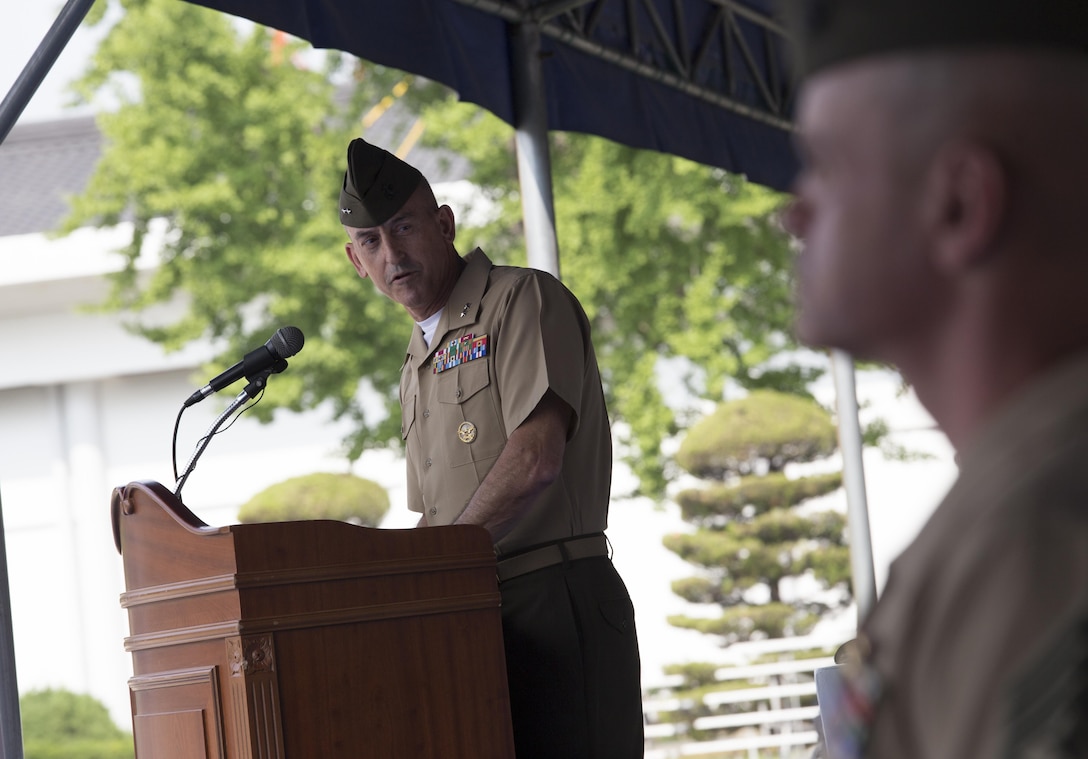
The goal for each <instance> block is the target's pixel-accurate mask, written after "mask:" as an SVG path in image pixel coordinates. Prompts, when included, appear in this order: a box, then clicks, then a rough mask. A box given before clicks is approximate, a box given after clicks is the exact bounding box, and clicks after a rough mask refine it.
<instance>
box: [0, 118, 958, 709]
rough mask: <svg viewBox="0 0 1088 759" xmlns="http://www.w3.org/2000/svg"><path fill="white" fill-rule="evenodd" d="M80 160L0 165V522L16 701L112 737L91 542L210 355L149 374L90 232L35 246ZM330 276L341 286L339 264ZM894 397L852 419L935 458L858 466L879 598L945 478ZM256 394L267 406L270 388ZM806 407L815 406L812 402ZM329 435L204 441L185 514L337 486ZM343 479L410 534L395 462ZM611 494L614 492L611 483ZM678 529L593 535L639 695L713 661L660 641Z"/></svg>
mask: <svg viewBox="0 0 1088 759" xmlns="http://www.w3.org/2000/svg"><path fill="white" fill-rule="evenodd" d="M99 148H100V142H99V138H98V135H97V132H96V130H95V128H94V124H93V121H92V120H91V119H89V118H75V119H67V120H64V121H59V122H38V123H29V124H25V125H19V126H17V127H16V128H15V129H14V130H13V131H12V133H11V135H10V136H9V137H8V139H7V140H6V141H5V142H4V143H3V144H2V145H0V176H3V177H4V180H5V181H4V182H2V183H0V505H2V509H3V527H4V529H5V536H6V543H7V554H8V556H7V562H8V575H9V582H10V589H11V607H12V608H11V612H12V618H13V623H14V639H15V649H16V660H17V670H18V679H19V687H20V692H26V691H27V690H31V689H38V688H43V687H64V688H68V689H70V690H74V691H77V692H87V693H90V694H92V695H94V696H95V697H97V698H99V699H100V700H102V701H103V702H104V703H105V704H106V705H107V706H108V707H109V709H110V711H111V713H112V714H113V716H114V719H115V720H116V721H117V722H118V724H120V725H122V726H125V727H126V728H127V727H128V726H129V701H128V688H127V679H128V677H129V676H130V674H131V662H130V658H129V655H128V654H127V653H126V652H125V651H124V649H123V640H124V637H125V636H126V635H127V634H128V622H127V618H126V616H125V614H124V613H123V612H122V610H121V608H120V606H119V603H118V598H119V595H120V594H121V592H122V591H123V590H124V581H123V576H122V563H121V557H120V556H119V555H118V554H117V552H116V549H115V548H114V543H113V537H112V533H111V529H110V518H109V501H110V493H111V490H112V488H114V487H115V486H119V485H123V484H126V483H128V482H130V481H132V480H146V479H150V480H157V481H160V482H162V483H164V484H166V485H167V486H168V487H172V486H173V483H174V479H173V471H172V466H171V435H172V431H173V426H174V421H175V417H176V415H177V413H178V411H179V409H180V407H181V404H182V402H183V401H184V400H185V399H186V398H187V397H189V395H190V394H191V393H192V392H193V390H194V389H196V387H199V386H200V385H202V384H203V382H204V381H206V379H207V378H206V377H202V376H201V375H200V373H199V367H200V363H201V361H202V360H204V359H206V358H208V357H209V355H210V348H209V347H208V346H197V347H194V348H191V349H188V350H185V351H182V352H179V353H175V354H169V355H167V354H164V353H163V352H162V351H161V350H160V349H159V348H158V346H156V345H153V344H151V343H148V342H146V341H145V340H143V339H141V338H139V337H136V336H133V335H132V334H130V333H129V332H127V331H126V330H125V329H124V326H123V322H124V315H123V314H115V313H95V312H89V311H87V310H85V309H84V307H85V306H87V305H89V304H94V303H96V302H97V301H98V300H100V299H101V297H102V296H103V294H104V293H105V291H106V287H107V284H106V282H105V279H104V276H103V275H104V274H105V273H106V272H108V271H110V270H112V269H114V268H116V267H117V266H118V265H119V262H120V259H119V257H116V256H113V255H111V254H110V251H111V250H112V249H114V248H115V247H118V246H119V245H120V244H121V242H122V241H123V238H122V237H119V233H118V232H108V231H99V230H89V229H88V230H80V231H78V232H76V233H74V234H72V235H70V236H68V237H64V238H59V239H51V238H50V237H48V236H46V233H47V232H48V231H50V230H52V229H54V228H55V227H56V226H57V224H58V222H59V221H60V219H61V218H62V216H63V214H64V213H65V204H64V200H63V198H64V196H65V195H67V194H71V193H75V192H77V191H79V190H80V188H81V187H82V186H83V183H84V182H85V181H86V179H87V178H88V177H89V175H90V172H91V170H92V167H93V163H94V160H95V158H96V156H97V154H98V150H99ZM439 189H440V188H439ZM120 234H121V235H123V230H122V231H121V232H120ZM345 276H351V273H350V272H349V271H347V268H346V264H345ZM360 286H366V285H365V284H364V283H360ZM239 358H240V357H239ZM238 390H240V387H239V388H237V389H234V392H238ZM896 390H897V387H896V381H895V379H894V378H892V377H890V376H889V375H886V374H879V373H877V374H874V375H871V376H868V375H866V376H865V377H863V378H862V382H861V384H860V393H861V394H862V396H863V400H865V399H866V398H871V399H873V402H874V404H875V405H874V407H873V411H875V412H878V413H880V414H881V415H883V416H885V417H886V418H888V419H889V420H890V421H891V423H892V426H893V429H896V430H900V431H901V433H900V434H899V435H898V436H897V439H898V440H899V441H900V442H902V443H903V444H905V445H907V446H908V447H912V448H914V449H920V450H929V451H933V452H935V453H936V454H937V458H935V459H933V460H930V461H925V462H920V463H914V464H901V463H893V462H887V461H885V460H883V459H882V458H881V457H880V455H879V453H876V452H871V453H867V454H866V456H867V458H866V466H867V480H868V488H869V497H870V504H871V508H872V517H871V520H872V530H873V544H874V550H875V554H876V559H877V579H878V587H879V586H880V585H882V583H883V578H884V575H885V573H886V567H887V563H888V561H890V559H891V557H892V556H893V555H894V554H895V553H897V552H898V551H899V550H900V549H901V548H902V547H903V545H904V544H905V543H906V541H907V540H909V538H910V537H911V536H912V535H913V534H914V531H915V530H916V529H917V527H918V526H919V525H920V523H921V521H922V520H923V519H924V518H925V516H926V515H927V514H928V513H929V510H930V509H931V508H932V506H933V505H935V503H936V502H937V500H939V498H940V496H941V494H942V493H943V491H944V490H945V489H946V488H947V486H948V485H949V483H950V481H951V478H952V476H953V467H952V465H951V455H950V452H949V450H948V446H947V443H946V442H945V441H944V438H943V436H941V435H940V434H939V433H936V432H934V431H932V430H931V429H929V427H930V425H931V423H930V421H929V419H928V417H927V416H926V415H925V414H924V412H922V411H921V410H920V409H919V407H918V406H917V403H916V402H915V401H913V399H912V398H911V397H910V396H909V395H908V396H907V397H905V398H902V397H899V396H898V395H897V392H896ZM268 392H269V393H275V377H273V378H272V379H271V381H270V384H269V389H268ZM819 392H820V393H821V394H822V398H821V399H822V400H824V401H825V402H827V403H828V404H830V403H831V401H832V397H831V393H832V391H831V389H830V384H828V385H827V386H821V389H820V391H819ZM232 397H233V393H232V392H230V391H224V392H223V393H221V394H220V396H218V397H213V398H210V399H208V400H206V401H205V402H204V403H201V404H198V405H196V406H194V407H192V408H190V409H188V410H187V411H186V412H185V414H184V416H183V418H182V425H181V430H180V432H179V439H178V452H177V455H178V460H179V466H184V464H185V463H186V462H187V461H188V459H189V456H190V454H191V452H192V451H193V449H194V446H195V444H196V442H197V440H198V439H199V438H200V436H201V435H202V434H203V433H204V432H205V430H206V429H207V428H208V427H209V425H210V424H211V423H212V421H213V420H214V418H215V416H216V414H217V413H218V411H219V410H221V409H222V407H223V405H224V403H225V401H226V400H229V399H230V398H232ZM344 432H345V430H344V429H343V428H342V427H340V426H338V425H336V424H333V423H331V422H330V421H329V419H328V416H327V415H326V414H323V413H321V412H311V413H308V414H304V415H294V414H289V413H281V414H280V415H278V416H277V418H276V420H275V421H274V423H273V424H271V425H269V426H265V425H260V424H258V423H256V422H254V421H252V420H249V419H247V418H245V416H244V415H243V417H242V418H241V419H240V420H239V421H238V422H237V423H236V424H235V425H234V426H233V427H232V428H231V429H230V430H228V431H226V432H225V433H223V434H222V435H220V436H218V437H217V438H216V439H215V440H213V442H212V443H211V445H210V447H209V448H208V450H207V452H206V453H205V454H204V456H203V458H202V459H201V461H200V465H199V466H198V467H197V469H196V471H195V472H194V474H193V475H192V477H191V478H190V480H189V481H188V483H187V484H186V485H185V491H184V495H185V501H186V503H187V505H188V506H189V507H190V508H191V509H192V510H193V511H194V512H195V513H196V514H197V515H198V516H199V517H200V518H201V519H203V520H204V521H205V522H207V523H209V524H215V525H221V524H228V523H231V522H233V521H235V515H236V509H237V507H238V506H239V505H241V504H242V503H244V502H245V501H246V500H247V499H248V498H249V497H250V496H252V495H253V494H255V493H256V492H258V491H260V490H262V489H263V488H265V487H267V486H268V485H270V484H272V483H275V482H278V481H281V480H283V479H285V478H287V477H290V476H294V475H298V474H306V473H309V472H313V471H345V470H346V469H347V468H348V467H349V464H348V462H347V461H346V460H345V459H344V458H343V457H342V456H341V455H340V453H339V442H340V440H341V439H342V437H343V434H344ZM351 469H352V471H354V472H355V473H357V474H359V475H361V476H364V477H368V478H370V479H373V480H376V481H378V482H380V483H381V484H382V485H384V486H385V487H386V488H388V490H389V491H390V496H391V499H392V502H393V506H392V509H391V512H390V515H389V517H388V519H387V521H386V523H385V524H383V527H389V528H397V527H409V526H411V525H412V524H414V522H415V518H414V517H413V516H411V515H410V514H409V513H408V512H407V510H406V508H405V506H404V492H403V491H404V487H403V480H404V467H403V461H401V460H400V459H399V457H398V456H397V455H395V454H393V453H371V454H367V455H366V456H365V457H364V458H363V459H362V460H361V461H359V462H357V463H356V464H355V465H354V466H352V467H351ZM615 479H616V481H617V487H618V488H620V489H623V488H624V487H625V483H624V482H623V475H622V471H618V472H617V477H616V478H615ZM842 500H843V497H842V495H841V494H839V495H836V496H833V497H832V498H831V499H830V502H831V503H832V505H835V506H837V507H840V508H841V507H842ZM685 529H687V528H686V526H685V525H684V524H683V523H682V522H681V521H680V520H679V518H678V516H677V515H676V513H675V511H670V510H669V509H668V508H666V509H657V508H655V507H654V506H653V505H652V504H649V503H647V502H643V501H624V502H619V503H616V504H614V505H613V508H612V518H611V527H610V530H609V534H610V537H611V540H612V543H613V545H614V547H615V557H614V558H615V561H616V564H617V566H618V568H619V570H620V572H621V574H622V575H623V577H624V578H625V580H626V582H627V584H628V586H629V587H630V589H631V593H632V596H633V598H634V601H635V607H636V611H637V615H638V617H637V626H638V629H639V637H640V645H641V648H642V657H643V665H644V679H645V680H646V681H648V682H653V681H656V680H657V679H658V678H659V676H660V668H661V666H662V665H664V664H667V663H672V662H680V661H698V660H701V659H705V658H706V657H708V656H713V655H714V647H713V644H712V643H711V641H710V640H708V639H707V638H706V637H705V636H701V635H699V634H698V633H694V632H691V631H686V630H678V629H676V628H672V627H670V626H669V625H668V624H667V623H666V622H665V617H666V616H667V615H668V614H676V613H684V612H690V611H691V610H690V609H688V608H687V605H686V604H685V603H684V602H683V601H681V600H680V599H679V598H677V597H676V596H674V595H673V594H672V592H671V590H670V588H669V584H670V582H671V581H672V580H673V579H676V578H679V577H683V576H685V575H687V574H689V573H690V567H689V566H688V565H687V564H685V563H684V562H683V561H682V560H680V559H679V558H678V557H676V556H675V555H673V554H671V553H670V552H669V551H667V550H666V549H665V548H663V547H662V545H661V537H662V535H664V534H665V533H668V532H673V531H682V530H685ZM849 623H850V620H849V619H848V620H846V622H845V624H846V628H844V629H845V630H846V631H847V632H848V628H849ZM844 637H848V636H847V635H846V633H845V632H844Z"/></svg>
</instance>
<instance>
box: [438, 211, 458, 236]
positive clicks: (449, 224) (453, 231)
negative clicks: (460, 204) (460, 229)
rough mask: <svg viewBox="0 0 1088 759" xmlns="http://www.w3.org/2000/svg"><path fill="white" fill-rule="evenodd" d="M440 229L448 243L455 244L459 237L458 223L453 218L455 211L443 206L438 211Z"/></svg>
mask: <svg viewBox="0 0 1088 759" xmlns="http://www.w3.org/2000/svg"><path fill="white" fill-rule="evenodd" d="M438 228H439V229H440V230H442V237H443V238H445V240H446V242H453V241H454V239H455V238H456V237H457V222H456V221H455V220H454V218H453V209H452V208H450V207H449V206H447V205H443V206H441V207H439V209H438Z"/></svg>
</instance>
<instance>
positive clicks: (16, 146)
mask: <svg viewBox="0 0 1088 759" xmlns="http://www.w3.org/2000/svg"><path fill="white" fill-rule="evenodd" d="M411 118H412V117H411V116H409V115H407V114H406V113H404V111H403V110H402V109H399V108H397V107H393V108H391V109H389V111H387V112H386V113H385V114H384V115H383V116H382V117H381V118H380V119H378V120H377V121H376V122H375V123H374V124H372V125H371V126H370V127H369V128H368V129H367V130H366V134H365V135H364V136H365V137H366V139H367V141H369V142H373V143H374V144H377V145H381V146H382V147H384V148H386V149H387V150H390V151H394V152H396V150H397V147H398V144H399V143H400V141H401V140H402V139H403V138H404V135H405V133H406V132H407V131H408V128H409V127H410V126H411V123H410V119H411ZM102 144H103V137H102V134H101V132H99V130H98V126H97V125H96V124H95V120H94V117H93V116H79V117H71V118H65V119H59V120H56V121H39V122H30V123H27V124H16V125H15V126H14V127H13V128H12V130H11V132H10V133H9V134H8V137H7V139H5V140H4V141H3V143H0V177H3V179H4V181H3V182H0V237H6V236H9V235H23V234H32V233H46V232H51V231H53V230H56V229H57V228H58V227H59V226H60V224H61V222H62V221H63V220H64V217H65V216H66V215H67V214H68V212H69V209H70V201H69V199H70V198H71V197H73V196H75V195H78V194H79V193H80V192H82V191H83V189H84V188H85V187H86V185H87V182H88V181H89V180H90V178H91V175H92V174H93V173H94V168H95V164H96V163H97V162H98V157H99V155H101V153H102ZM346 148H347V146H346V145H345V150H346ZM402 157H404V156H402ZM407 160H408V161H410V162H411V163H413V164H414V165H415V166H416V167H417V168H418V169H419V170H420V171H421V172H423V175H424V176H426V177H427V178H428V179H429V180H430V181H431V183H432V184H437V183H441V182H447V181H451V180H456V179H463V178H465V177H466V176H467V175H468V172H469V165H468V162H467V161H466V160H465V159H464V158H463V157H461V156H458V155H453V154H450V153H446V152H442V151H436V150H433V149H430V148H425V147H419V146H415V147H412V148H411V150H410V152H409V153H408V156H407ZM339 190H340V188H339V187H336V188H333V190H332V191H331V193H332V195H333V197H335V196H336V194H337V193H338V192H339Z"/></svg>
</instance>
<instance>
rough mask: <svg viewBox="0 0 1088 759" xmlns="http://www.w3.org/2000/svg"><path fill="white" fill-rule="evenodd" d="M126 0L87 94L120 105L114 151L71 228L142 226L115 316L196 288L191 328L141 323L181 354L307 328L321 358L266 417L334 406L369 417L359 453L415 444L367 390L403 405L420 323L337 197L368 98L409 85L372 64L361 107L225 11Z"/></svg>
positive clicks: (311, 358) (107, 131) (108, 133)
mask: <svg viewBox="0 0 1088 759" xmlns="http://www.w3.org/2000/svg"><path fill="white" fill-rule="evenodd" d="M100 5H101V4H100ZM122 5H123V6H124V14H123V15H122V16H121V17H120V20H119V21H117V23H116V24H114V25H113V26H112V27H111V28H110V30H109V32H108V34H107V35H106V37H105V39H104V40H103V42H102V44H101V46H100V47H99V49H98V50H97V52H96V54H95V56H94V59H93V62H92V65H91V67H90V69H89V70H88V72H87V73H86V75H85V76H84V77H83V78H82V79H81V80H80V81H79V82H77V85H76V86H77V89H78V91H79V92H81V93H83V95H84V96H86V97H90V96H92V95H93V94H95V93H98V92H101V91H103V90H105V91H110V92H112V93H113V94H114V96H115V98H116V99H117V100H118V101H119V102H120V105H119V107H118V108H116V109H115V110H113V111H111V112H109V113H104V114H102V115H100V116H99V125H100V127H101V129H102V132H103V134H104V137H105V150H104V153H103V155H102V158H101V160H100V162H99V164H98V166H97V168H96V171H95V173H94V175H93V177H92V178H91V181H90V183H89V184H88V186H87V188H86V190H85V191H84V192H83V193H82V194H81V195H80V196H79V197H77V198H76V199H75V201H74V206H73V212H72V214H71V215H70V217H69V218H68V219H67V220H66V222H65V227H64V229H65V230H66V231H70V230H72V229H74V228H76V227H80V226H86V225H99V226H110V225H115V224H118V223H121V222H124V221H130V222H131V223H132V225H133V234H132V238H131V243H130V244H129V245H128V246H127V247H126V248H125V249H124V250H122V251H121V253H122V254H123V255H124V258H125V262H126V267H125V269H124V271H123V272H122V273H121V274H120V275H119V276H118V277H117V278H116V279H115V288H114V292H113V297H112V299H111V300H110V301H109V303H108V304H106V305H107V307H109V308H113V309H125V310H134V311H139V310H142V309H146V308H148V307H150V306H153V305H156V304H159V303H163V302H169V301H171V300H173V299H174V298H176V297H178V296H179V295H183V296H184V298H185V299H187V301H188V310H187V312H186V314H185V315H184V317H183V318H181V319H180V320H178V321H176V322H173V323H165V324H164V323H161V321H160V322H156V321H155V320H154V319H153V318H151V317H150V316H145V317H144V318H141V319H139V320H135V319H134V320H133V322H134V328H135V329H137V331H139V332H140V333H142V334H144V335H145V336H147V337H149V338H151V339H152V340H155V341H157V342H159V343H161V344H162V345H164V346H165V347H167V348H168V349H174V348H179V347H181V346H183V345H184V344H186V343H187V342H189V341H192V340H209V339H213V338H219V339H221V343H220V344H221V345H222V347H223V353H222V354H221V355H223V356H224V357H228V356H237V355H238V354H239V351H242V352H244V351H245V350H248V349H249V348H251V347H252V345H254V344H255V343H260V342H264V340H266V339H267V338H268V335H269V334H271V333H272V332H274V331H275V330H276V329H277V328H279V327H281V326H283V325H285V324H292V325H295V326H298V327H299V328H300V329H302V331H303V332H304V333H305V335H306V349H305V353H303V354H300V355H299V356H298V357H296V358H295V359H293V360H292V362H291V363H292V371H290V372H286V373H284V374H282V375H278V376H277V377H276V378H275V379H274V383H275V392H274V393H270V394H269V398H267V399H266V403H264V404H262V405H261V406H258V407H256V408H255V410H254V412H255V413H257V414H258V416H263V418H268V417H269V414H270V412H271V410H272V408H274V407H275V406H276V405H282V406H287V407H289V408H292V409H295V410H299V409H303V408H310V407H313V406H316V405H317V404H318V403H320V402H322V401H324V400H330V401H331V402H332V404H333V407H334V412H335V413H336V415H337V416H344V415H347V416H348V417H350V418H352V419H354V420H355V421H356V423H357V424H356V428H357V430H358V434H357V435H356V436H355V437H354V438H353V439H352V441H351V449H352V451H351V452H352V454H353V455H358V454H359V453H361V451H362V450H363V449H364V448H366V447H368V446H380V445H385V444H387V443H388V442H389V441H390V440H398V439H399V413H391V414H388V415H386V416H383V417H382V418H380V419H368V418H367V417H366V414H365V413H364V411H363V406H362V404H361V402H360V397H359V389H360V383H361V382H363V381H364V380H365V382H366V384H367V385H368V386H369V387H371V388H373V389H374V390H376V391H377V392H378V393H379V394H380V395H381V397H383V398H384V400H385V402H386V404H387V406H388V407H389V408H390V409H394V408H395V407H396V404H397V398H396V392H395V389H396V380H397V377H398V374H399V368H400V363H401V359H402V358H403V356H404V345H405V334H406V333H407V330H408V329H409V325H410V321H409V320H408V318H407V317H406V316H405V315H404V314H403V313H402V312H401V311H400V309H398V308H395V307H394V306H393V304H392V303H391V302H390V301H388V300H386V299H385V298H380V297H374V294H373V292H372V288H371V287H370V286H369V285H368V284H366V283H362V282H360V281H359V280H358V278H357V277H355V275H354V273H353V272H352V270H351V268H350V266H349V265H348V263H347V261H346V259H345V255H344V252H343V243H344V240H345V238H344V234H343V230H342V229H341V228H340V226H339V222H338V215H337V201H338V195H339V188H340V183H341V179H342V177H343V167H342V164H343V156H344V151H345V146H346V145H347V142H348V140H349V139H350V137H351V136H352V135H353V134H354V133H356V132H357V131H358V128H357V126H356V122H357V115H358V114H359V113H360V112H361V111H362V108H363V102H367V101H371V102H374V101H377V100H378V99H380V97H381V95H383V94H385V93H387V92H388V91H389V90H390V89H391V88H392V86H393V84H394V82H395V81H397V79H398V78H400V77H401V76H402V75H401V74H399V72H390V71H386V70H384V69H379V68H376V67H372V68H369V69H367V72H366V74H367V75H366V76H365V77H362V78H359V79H358V80H357V81H356V86H355V87H354V88H353V89H352V95H351V97H349V98H347V99H343V98H337V97H336V92H335V87H334V85H333V83H332V79H331V77H332V72H333V71H335V70H342V69H343V67H342V66H340V61H341V59H340V57H339V56H336V55H332V56H330V57H329V59H328V63H327V64H326V67H325V68H323V69H321V70H311V69H308V68H306V67H305V66H304V65H301V64H300V63H298V61H299V60H300V59H299V58H298V56H300V55H302V54H303V53H304V52H305V51H306V49H307V48H304V46H302V45H300V44H299V43H287V44H280V43H278V42H277V40H276V38H275V37H274V36H273V35H272V34H271V33H270V32H269V30H267V29H263V28H260V27H251V28H250V30H249V31H240V30H239V26H238V25H237V24H236V23H232V21H231V17H229V16H227V15H225V14H222V13H218V12H215V11H211V10H208V9H205V8H201V7H198V6H196V5H193V4H191V3H179V2H175V0H125V2H124V3H122ZM156 220H161V222H157V221H156ZM162 222H165V224H166V232H165V237H164V238H163V239H164V243H163V247H162V251H161V260H162V265H161V266H159V267H158V268H157V269H155V270H154V272H153V273H151V274H150V276H149V277H147V278H144V277H142V276H141V275H140V271H139V269H138V266H137V263H138V261H139V260H140V254H141V251H142V250H143V248H144V246H145V245H149V244H150V242H151V240H152V239H154V238H155V232H156V226H155V225H156V223H162ZM225 360H226V361H229V360H230V359H225ZM225 365H226V364H225V363H223V364H222V365H219V366H213V367H209V368H208V369H207V370H206V371H214V370H218V369H222V368H225Z"/></svg>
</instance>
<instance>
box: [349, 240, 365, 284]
mask: <svg viewBox="0 0 1088 759" xmlns="http://www.w3.org/2000/svg"><path fill="white" fill-rule="evenodd" d="M344 252H345V253H347V255H348V260H349V261H351V265H352V266H354V267H355V271H356V272H357V273H358V274H359V276H360V277H362V278H363V279H366V277H367V274H366V269H364V268H363V265H362V264H361V263H359V258H358V256H356V255H355V247H354V246H353V245H352V244H351V243H350V242H346V243H344Z"/></svg>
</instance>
